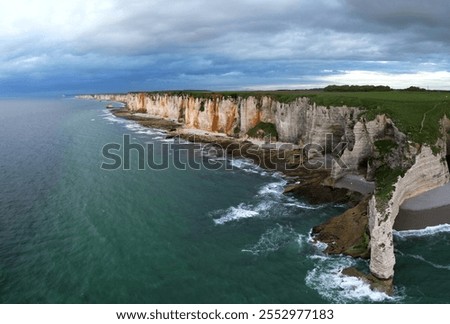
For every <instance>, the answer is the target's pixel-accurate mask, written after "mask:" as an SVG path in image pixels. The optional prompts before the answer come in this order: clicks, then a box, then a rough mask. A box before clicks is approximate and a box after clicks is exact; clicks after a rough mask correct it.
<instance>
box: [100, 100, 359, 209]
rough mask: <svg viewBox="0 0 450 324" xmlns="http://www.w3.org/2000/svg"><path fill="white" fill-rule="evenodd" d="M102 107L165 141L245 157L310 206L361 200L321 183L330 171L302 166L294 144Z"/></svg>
mask: <svg viewBox="0 0 450 324" xmlns="http://www.w3.org/2000/svg"><path fill="white" fill-rule="evenodd" d="M122 104H124V103H122ZM106 108H107V109H109V110H110V111H111V112H112V114H113V115H114V116H116V117H119V118H124V119H128V120H132V121H135V122H137V123H138V124H139V125H141V126H144V127H152V128H157V129H160V130H162V131H164V132H166V137H167V138H174V137H180V138H182V139H184V140H187V141H189V142H193V143H204V144H213V145H215V147H216V146H217V147H219V148H221V149H222V150H223V154H227V155H230V156H232V157H242V158H247V159H250V160H252V161H253V162H254V163H255V164H256V165H258V166H260V167H262V168H264V169H266V170H270V171H274V172H281V173H282V174H283V175H284V176H286V177H287V178H288V179H287V180H288V183H287V185H286V187H285V191H284V193H285V194H292V195H294V196H298V197H301V198H303V199H306V200H307V201H308V203H311V204H313V205H318V204H324V203H336V204H348V205H349V208H351V207H353V206H355V205H357V204H358V203H359V202H360V200H361V199H362V198H363V195H361V194H360V193H359V192H358V190H355V188H354V187H352V186H351V185H349V186H346V185H343V186H340V187H335V186H329V185H327V184H326V183H324V181H325V180H326V179H327V178H328V177H329V176H330V173H331V170H330V169H315V170H314V169H312V168H311V169H308V168H307V167H305V166H304V164H303V163H304V162H305V161H304V159H303V157H302V156H301V153H302V152H301V149H300V147H299V146H298V145H294V144H291V143H282V142H274V143H266V142H265V141H264V140H263V139H254V138H248V137H244V138H237V137H231V136H228V135H226V134H223V133H215V132H209V131H205V130H201V129H190V128H185V127H183V125H182V124H181V123H178V122H176V121H173V120H169V119H164V118H161V117H155V116H151V115H149V114H145V113H141V112H130V110H129V109H128V108H127V106H126V104H125V106H124V107H106ZM287 148H288V149H287ZM306 163H307V162H306ZM347 187H348V188H347Z"/></svg>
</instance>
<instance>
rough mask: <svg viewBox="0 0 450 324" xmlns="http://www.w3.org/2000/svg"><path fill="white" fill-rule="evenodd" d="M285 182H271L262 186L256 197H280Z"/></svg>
mask: <svg viewBox="0 0 450 324" xmlns="http://www.w3.org/2000/svg"><path fill="white" fill-rule="evenodd" d="M286 183H287V182H286V181H285V180H282V181H280V182H272V183H268V184H266V185H264V186H263V187H262V188H261V189H260V190H259V191H258V195H260V196H262V195H275V196H280V195H282V194H283V192H284V186H285V185H286Z"/></svg>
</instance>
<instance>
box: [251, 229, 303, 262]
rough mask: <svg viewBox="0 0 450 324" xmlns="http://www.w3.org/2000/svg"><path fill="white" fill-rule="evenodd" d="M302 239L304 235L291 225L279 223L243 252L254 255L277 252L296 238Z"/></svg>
mask: <svg viewBox="0 0 450 324" xmlns="http://www.w3.org/2000/svg"><path fill="white" fill-rule="evenodd" d="M301 239H302V235H300V234H297V233H296V232H295V231H294V229H293V228H292V227H291V226H282V225H279V224H277V226H276V227H274V228H271V229H269V230H267V231H266V232H265V233H263V234H262V235H261V237H260V238H259V240H258V242H256V243H255V244H254V245H253V246H250V247H248V248H245V249H242V252H247V253H251V254H253V255H261V254H267V253H270V252H275V251H277V250H279V249H280V248H282V247H283V246H286V245H287V244H289V243H290V242H293V241H295V240H299V241H301Z"/></svg>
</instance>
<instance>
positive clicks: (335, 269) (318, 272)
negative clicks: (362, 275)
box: [305, 256, 399, 303]
mask: <svg viewBox="0 0 450 324" xmlns="http://www.w3.org/2000/svg"><path fill="white" fill-rule="evenodd" d="M310 258H311V259H313V260H314V261H315V263H316V267H315V268H314V269H312V270H310V271H308V273H307V275H306V278H305V282H306V284H307V286H308V287H310V288H312V289H314V290H316V291H317V292H318V293H319V294H320V295H321V296H322V297H324V298H326V299H327V300H328V301H330V302H331V303H348V302H355V301H356V302H381V301H395V300H396V299H399V297H390V296H388V295H387V294H385V293H382V292H377V291H373V290H372V289H370V285H369V284H368V283H366V282H364V281H362V280H361V279H358V278H356V277H350V276H344V275H343V274H342V273H341V272H342V270H343V269H345V268H348V267H351V266H354V265H355V261H354V260H352V259H350V258H345V257H325V256H319V257H310Z"/></svg>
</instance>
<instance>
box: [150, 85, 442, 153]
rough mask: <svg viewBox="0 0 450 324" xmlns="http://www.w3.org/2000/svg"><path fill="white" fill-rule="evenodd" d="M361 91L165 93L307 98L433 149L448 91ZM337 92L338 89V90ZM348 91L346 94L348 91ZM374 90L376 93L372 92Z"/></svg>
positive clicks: (177, 93) (201, 95) (171, 92)
mask: <svg viewBox="0 0 450 324" xmlns="http://www.w3.org/2000/svg"><path fill="white" fill-rule="evenodd" d="M360 88H362V87H348V89H347V91H323V90H278V91H241V92H235V91H222V92H211V91H206V90H203V91H202V90H200V91H165V92H164V93H168V94H173V95H190V96H193V97H196V98H205V99H209V98H217V97H231V98H238V97H241V98H248V97H251V96H253V97H262V96H270V97H272V98H273V99H274V100H276V101H279V102H282V103H289V102H293V101H295V100H296V99H297V98H301V97H307V98H309V99H310V100H311V101H312V102H314V103H316V104H317V105H321V106H327V107H329V106H348V107H360V108H364V109H365V110H366V113H365V117H366V118H367V119H369V120H370V119H373V118H375V116H376V115H379V114H386V115H387V116H388V117H390V118H392V119H393V120H394V123H395V125H396V126H397V127H398V128H399V129H400V130H401V131H402V132H404V133H405V134H406V135H408V137H409V138H410V139H411V140H412V141H414V142H416V143H421V144H422V143H427V144H430V145H434V144H435V143H436V140H437V138H438V137H439V135H440V133H439V120H440V119H441V118H442V117H443V116H444V114H447V116H449V117H450V92H449V91H405V90H391V91H373V90H370V91H352V90H353V89H356V90H360ZM338 90H339V89H338ZM348 90H350V91H348ZM375 90H377V89H375ZM154 93H157V92H154Z"/></svg>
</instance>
